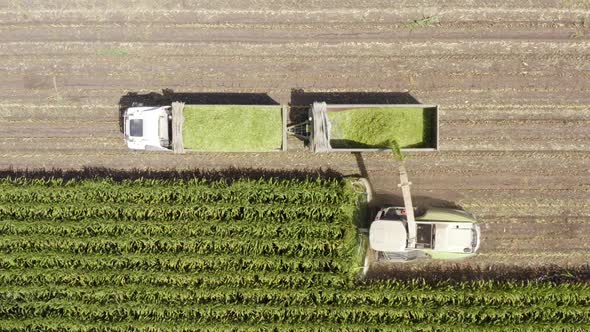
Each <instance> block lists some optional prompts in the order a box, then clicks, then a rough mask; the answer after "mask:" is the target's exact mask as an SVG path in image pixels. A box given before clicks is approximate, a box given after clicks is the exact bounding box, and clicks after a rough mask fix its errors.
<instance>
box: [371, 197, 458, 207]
mask: <svg viewBox="0 0 590 332" xmlns="http://www.w3.org/2000/svg"><path fill="white" fill-rule="evenodd" d="M373 201H374V204H375V205H376V206H384V205H392V206H404V199H403V197H402V196H401V194H400V195H394V194H376V195H375V196H374V199H373ZM412 203H413V205H414V206H415V207H418V209H419V210H426V209H429V208H446V209H457V210H463V207H462V206H461V205H459V204H457V203H455V202H452V201H448V200H444V199H440V198H434V197H430V196H421V195H412Z"/></svg>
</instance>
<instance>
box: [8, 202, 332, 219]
mask: <svg viewBox="0 0 590 332" xmlns="http://www.w3.org/2000/svg"><path fill="white" fill-rule="evenodd" d="M339 215H340V211H339V210H338V207H337V206H327V205H284V204H257V205H243V206H240V205H235V204H215V205H172V206H167V205H159V206H151V205H150V206H145V205H142V204H125V205H117V204H100V203H97V204H86V205H79V204H59V205H56V204H21V205H8V204H2V205H0V218H1V219H16V220H31V219H52V220H81V219H88V218H97V219H117V220H162V221H169V220H186V219H214V220H228V219H229V220H255V221H256V220H263V219H264V220H269V219H272V220H273V222H276V221H285V222H288V221H290V220H300V219H307V220H310V219H314V221H316V222H331V221H333V220H334V219H335V218H337V217H338V216H339Z"/></svg>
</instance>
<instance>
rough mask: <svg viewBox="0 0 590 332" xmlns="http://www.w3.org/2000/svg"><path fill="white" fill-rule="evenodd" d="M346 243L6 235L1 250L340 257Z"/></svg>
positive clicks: (247, 239) (14, 251)
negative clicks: (342, 247) (343, 244)
mask: <svg viewBox="0 0 590 332" xmlns="http://www.w3.org/2000/svg"><path fill="white" fill-rule="evenodd" d="M341 246H342V243H341V242H339V241H331V240H328V239H324V238H320V239H303V240H300V239H281V240H280V241H278V240H276V239H264V238H262V239H261V238H254V237H250V238H248V237H240V238H238V239H232V240H231V241H230V240H228V238H222V237H209V238H207V237H203V238H200V239H199V238H195V239H178V238H174V239H170V238H163V239H162V238H160V239H153V238H144V239H138V238H135V237H129V236H121V237H118V238H111V237H98V236H93V237H78V238H70V237H68V236H64V237H61V236H58V237H52V238H47V237H46V236H43V235H35V236H5V237H3V240H2V241H1V242H0V253H2V252H3V253H17V252H29V253H33V252H64V253H75V254H115V255H120V254H130V253H132V254H162V255H165V254H198V255H209V254H216V253H219V254H224V253H232V254H233V255H243V256H245V257H247V256H251V255H261V256H285V257H302V258H305V257H338V256H340V255H342V254H344V253H343V252H342V250H341Z"/></svg>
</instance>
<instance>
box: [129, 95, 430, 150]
mask: <svg viewBox="0 0 590 332" xmlns="http://www.w3.org/2000/svg"><path fill="white" fill-rule="evenodd" d="M288 109H289V107H288V106H285V105H283V106H281V105H185V104H183V103H178V102H175V103H172V105H165V106H158V107H143V106H140V107H130V108H128V109H127V110H126V111H125V112H124V132H125V141H126V143H127V146H128V147H129V148H130V149H133V150H155V151H174V152H178V153H183V152H190V151H208V152H264V151H286V150H287V136H288V135H294V136H297V137H299V138H302V139H304V140H305V141H307V143H308V147H309V148H310V150H311V151H313V152H370V151H386V150H388V149H389V148H390V147H391V141H392V140H395V141H396V142H397V144H398V145H399V146H400V147H401V149H402V150H403V151H436V150H437V149H438V107H437V106H436V105H420V104H417V105H405V104H404V105H375V104H372V105H344V104H326V103H324V102H316V103H313V105H311V107H309V112H308V119H307V120H306V121H303V122H301V123H295V124H290V125H288V123H287V122H288V121H287V119H288Z"/></svg>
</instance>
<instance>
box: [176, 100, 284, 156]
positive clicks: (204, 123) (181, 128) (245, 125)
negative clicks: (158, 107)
mask: <svg viewBox="0 0 590 332" xmlns="http://www.w3.org/2000/svg"><path fill="white" fill-rule="evenodd" d="M286 122H287V108H286V107H284V106H280V105H184V104H182V103H173V104H172V128H173V134H172V137H173V142H172V148H173V150H174V151H175V152H177V153H183V152H185V151H203V152H266V151H284V150H286V149H287V132H286Z"/></svg>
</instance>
